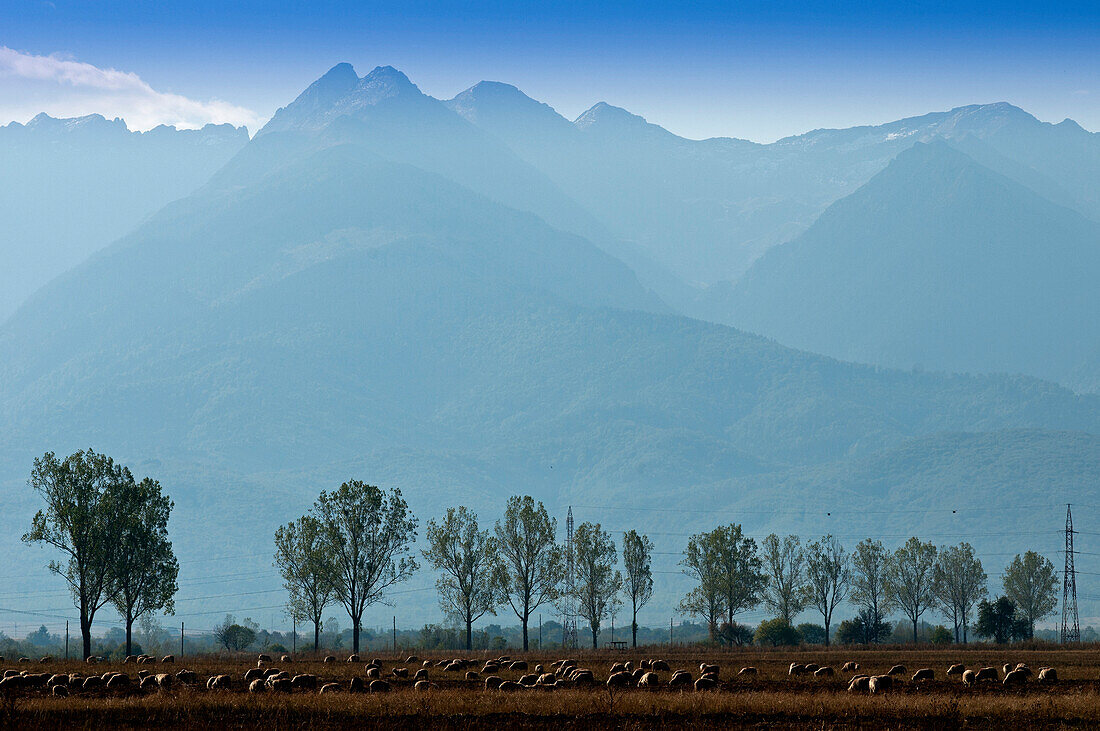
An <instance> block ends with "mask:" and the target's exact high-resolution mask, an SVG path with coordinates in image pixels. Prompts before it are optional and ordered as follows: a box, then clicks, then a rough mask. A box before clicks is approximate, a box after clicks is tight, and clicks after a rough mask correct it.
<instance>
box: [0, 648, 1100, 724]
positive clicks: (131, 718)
mask: <svg viewBox="0 0 1100 731" xmlns="http://www.w3.org/2000/svg"><path fill="white" fill-rule="evenodd" d="M496 655H497V653H455V654H449V655H443V654H437V653H433V654H429V655H421V656H420V658H419V661H417V662H407V661H406V656H405V655H401V657H400V658H395V657H394V656H392V655H390V656H380V657H379V658H378V659H379V660H380V661H381V669H380V675H381V677H382V678H385V679H387V680H388V681H389V683H390V685H391V689H390V691H389V692H385V693H369V692H351V691H349V686H350V684H351V682H352V678H355V677H358V678H361V679H364V680H367V682H368V683H369V680H368V679H367V678H366V672H367V665H366V662H361V663H356V664H349V663H347V662H344V661H343V660H344V658H342V657H341V658H340V662H337V663H335V664H325V663H323V662H321V661H320V659H319V658H297V659H296V661H295V662H292V663H282V662H279V661H278V658H276V661H275V662H273V663H271V664H270V665H269V667H273V668H278V669H280V670H286V671H288V672H289V673H291V674H292V675H297V674H300V673H308V674H313V675H316V676H317V677H318V680H319V685H320V684H323V683H339V685H340V688H339V690H337V691H335V692H326V693H320V692H318V691H317V690H304V689H294V690H292V691H291V692H272V691H268V692H265V693H262V694H253V693H250V692H249V690H248V684H247V683H246V682H245V680H244V674H245V672H246V671H247V670H249V669H250V668H253V667H255V666H256V664H257V663H256V656H255V655H251V656H248V657H241V658H234V659H229V658H224V659H217V658H177V659H176V661H175V663H174V664H171V665H165V664H159V663H158V664H155V665H152V664H149V665H140V666H135V665H133V664H119V663H114V664H107V663H101V664H98V665H95V666H89V665H86V664H83V663H78V662H67V663H66V662H60V661H54V662H51V663H49V664H47V665H42V664H40V663H38V662H32V663H17V662H11V659H10V658H9V659H8V660H7V661H5V662H4V663H2V664H0V669H2V670H16V671H20V672H23V671H26V672H27V673H46V672H48V673H51V674H53V673H57V674H61V673H78V674H81V675H85V676H87V675H91V674H93V673H95V674H102V673H105V672H108V671H116V672H124V673H127V674H128V675H129V676H130V677H131V678H136V677H137V670H139V669H142V670H149V671H151V672H154V673H164V672H171V673H175V672H178V671H179V670H181V669H187V670H191V671H194V672H195V673H196V675H197V681H196V682H194V683H181V682H178V681H174V682H173V683H172V686H171V688H170V689H166V690H165V689H152V690H150V689H146V690H141V689H139V688H137V687H136V685H131V687H129V688H127V689H124V690H117V689H116V690H106V689H95V690H82V689H81V690H73V691H72V692H71V693H70V695H69V696H68V697H53V696H52V695H51V694H50V692H49V691H48V690H47V689H45V688H19V689H15V690H7V689H2V690H0V728H19V729H33V728H65V729H92V728H105V727H113V728H148V727H157V728H166V727H173V728H182V727H199V726H201V727H205V728H241V729H251V728H270V729H298V728H302V729H305V728H387V729H392V728H397V729H401V728H409V729H413V728H416V729H419V728H429V727H430V728H456V729H476V728H490V727H501V726H506V727H510V728H513V729H518V728H532V727H549V726H554V727H558V728H647V729H648V728H664V727H686V728H712V727H722V728H729V727H760V728H899V729H910V728H954V727H961V726H966V727H973V728H990V727H1002V728H1004V727H1010V728H1060V727H1087V728H1096V727H1100V679H1098V678H1100V649H1097V648H1093V647H1087V648H1082V649H1076V650H1050V649H1020V648H989V647H981V648H967V649H942V650H928V649H924V650H912V649H910V650H906V649H903V648H894V649H891V648H883V649H876V650H873V651H870V650H849V649H838V650H829V651H812V650H801V651H800V650H788V651H783V650H776V651H760V650H742V651H717V650H708V649H705V648H697V649H696V648H676V649H673V650H668V649H667V648H650V649H648V650H645V651H637V652H625V653H613V652H607V651H599V652H591V651H588V652H585V651H578V652H575V653H571V654H570V655H569V657H572V658H574V659H576V660H577V662H578V664H579V665H580V666H581V667H585V668H590V669H591V670H592V671H593V672H594V674H595V676H596V677H595V684H594V685H591V686H587V687H565V686H563V685H559V686H557V687H533V688H524V689H522V690H516V691H513V692H505V691H501V690H486V689H485V684H484V676H485V674H484V673H481V672H480V671H481V668H482V666H483V664H484V662H485V661H486V660H487V659H490V658H491V657H495V656H496ZM451 657H465V658H469V659H470V660H473V661H475V664H474V665H473V666H472V667H471V669H472V670H475V671H478V675H479V677H478V678H476V679H472V678H471V679H466V677H465V672H466V671H465V670H463V671H461V672H455V671H450V672H448V671H445V670H444V669H443V667H442V666H438V665H435V663H436V662H438V661H440V660H442V659H444V658H451ZM511 657H512V658H513V659H522V660H525V661H526V662H527V663H528V665H529V668H531V669H532V670H533V669H534V667H535V665H536V664H538V663H541V664H543V665H545V666H547V667H546V668H545V669H546V670H547V671H549V670H550V667H549V664H550V663H551V662H553V661H554V660H557V659H561V658H564V657H565V655H563V654H561V652H560V651H544V652H541V653H528V654H526V655H522V654H512V655H511ZM646 658H660V659H664V660H666V661H667V662H668V664H669V666H670V667H671V669H672V670H676V669H678V668H684V669H687V670H689V671H690V672H691V673H692V676H693V677H698V675H699V665H700V663H702V662H707V663H713V664H718V665H720V667H721V670H720V675H719V685H718V688H717V689H715V690H710V691H696V690H693V689H692V688H691V687H690V686H688V687H687V688H683V689H680V688H670V687H669V686H668V680H669V677H670V673H668V672H663V671H662V672H658V675H659V677H660V681H661V684H660V686H659V687H656V688H652V689H649V688H645V689H643V688H636V687H631V688H621V689H615V690H614V691H609V689H608V688H607V686H606V685H605V681H606V679H607V677H608V674H609V670H610V668H611V665H612V664H613V663H616V662H625V661H627V660H630V661H631V662H632V663H633V664H634V666H635V667H637V665H638V663H639V662H640V661H641V660H642V659H646ZM370 659H371V658H370V657H367V656H364V657H363V660H364V661H368V660H370ZM425 660H427V661H429V663H431V666H430V667H428V668H427V673H428V678H429V680H430V682H431V683H432V684H433V687H431V688H429V689H427V690H416V689H415V688H414V687H413V682H414V681H413V679H412V675H413V673H414V672H415V671H416V670H417V669H418V668H419V667H420V666H421V664H422V663H423V661H425ZM848 661H855V662H858V663H859V664H860V670H859V671H858V672H856V673H853V672H841V671H840V668H841V666H842V665H843V664H844V663H845V662H848ZM791 662H798V663H803V664H804V663H815V664H818V665H827V666H830V667H832V668H834V669H835V670H836V671H837V673H836V675H835V676H833V677H820V678H815V677H807V676H802V677H790V676H789V675H788V667H789V665H790V663H791ZM1021 662H1022V663H1026V664H1027V665H1028V666H1029V667H1030V668H1032V669H1034V670H1037V669H1038V668H1039V667H1042V666H1051V667H1054V668H1056V669H1057V673H1058V680H1057V681H1056V682H1054V683H1050V684H1044V683H1040V682H1038V681H1037V679H1036V678H1035V677H1034V676H1032V677H1030V678H1028V680H1027V682H1026V683H1025V684H1024V685H1023V686H1020V687H1005V686H1004V685H1003V684H1002V682H1001V681H1000V679H998V681H997V682H995V683H980V684H978V685H976V686H974V687H966V686H964V685H963V683H962V681H961V680H959V679H958V678H957V677H950V678H949V677H948V676H947V675H946V674H945V671H946V670H947V667H948V666H949V665H950V664H952V663H963V664H965V665H966V667H968V668H980V667H985V666H994V667H997V668H998V669H1000V668H1001V666H1002V665H1003V664H1005V663H1012V664H1013V665H1015V664H1016V663H1021ZM895 664H902V665H905V666H906V673H905V675H904V676H902V677H901V681H900V682H898V683H897V684H896V685H895V686H894V687H893V688H892V689H891V690H889V691H888V692H886V693H884V694H876V695H870V694H868V693H866V692H856V693H849V692H847V686H848V680H849V678H850V677H851V676H852V675H857V674H863V673H869V674H882V673H886V672H887V671H888V670H889V669H890V668H891V666H893V665H895ZM745 666H753V667H755V668H757V675H755V676H751V677H750V676H740V677H739V676H738V675H737V672H738V670H739V669H740V668H742V667H745ZM397 667H405V668H408V669H409V676H410V677H408V678H396V677H394V676H393V673H392V670H393V669H394V668H397ZM926 667H927V668H932V669H933V670H934V672H935V678H934V679H933V680H929V681H919V682H914V681H913V680H911V677H912V675H913V673H914V672H915V671H916V670H918V669H920V668H926ZM217 674H228V675H230V676H231V678H232V680H231V685H230V687H229V688H228V689H224V690H208V689H207V687H206V681H207V679H208V678H209V677H210V676H212V675H217ZM493 674H495V675H498V676H499V677H501V678H503V679H505V680H518V679H519V678H520V677H521V676H522V675H524V674H525V673H524V671H521V670H510V669H507V668H505V669H503V670H501V671H499V672H495V673H493ZM998 676H999V678H1000V677H1001V673H1000V670H998ZM318 687H319V686H318Z"/></svg>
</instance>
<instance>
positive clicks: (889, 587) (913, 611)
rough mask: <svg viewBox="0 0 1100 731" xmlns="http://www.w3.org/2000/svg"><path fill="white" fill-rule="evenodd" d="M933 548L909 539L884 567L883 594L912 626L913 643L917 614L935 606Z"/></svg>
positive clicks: (915, 637) (934, 557)
mask: <svg viewBox="0 0 1100 731" xmlns="http://www.w3.org/2000/svg"><path fill="white" fill-rule="evenodd" d="M935 567H936V547H935V546H934V545H932V544H931V543H922V542H921V540H920V539H919V538H916V537H913V538H910V539H909V540H908V541H906V542H905V544H904V545H903V546H901V547H900V548H898V550H896V551H894V555H893V556H891V558H890V561H889V562H888V563H887V565H886V595H887V596H888V597H889V598H890V601H891V603H892V604H894V605H895V606H897V607H899V608H900V609H901V611H902V612H904V613H905V616H907V617H908V618H909V621H910V622H912V623H913V642H916V641H917V626H918V624H919V623H920V618H921V615H922V614H924V613H925V612H926V611H928V609H929V608H930V607H932V606H933V605H934V604H935V601H936V597H935V592H934V591H933V590H934V589H935V581H934V569H935Z"/></svg>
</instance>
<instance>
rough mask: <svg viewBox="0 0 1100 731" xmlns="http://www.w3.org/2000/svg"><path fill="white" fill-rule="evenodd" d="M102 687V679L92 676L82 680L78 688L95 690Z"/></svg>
mask: <svg viewBox="0 0 1100 731" xmlns="http://www.w3.org/2000/svg"><path fill="white" fill-rule="evenodd" d="M102 685H103V678H101V677H99V676H98V675H92V676H91V677H88V678H84V683H83V684H82V685H81V686H80V687H81V688H83V689H84V690H96V689H98V688H99V687H101V686H102Z"/></svg>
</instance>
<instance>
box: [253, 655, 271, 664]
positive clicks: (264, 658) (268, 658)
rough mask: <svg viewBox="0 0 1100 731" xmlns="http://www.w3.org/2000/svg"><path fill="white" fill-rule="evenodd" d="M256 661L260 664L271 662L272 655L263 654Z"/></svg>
mask: <svg viewBox="0 0 1100 731" xmlns="http://www.w3.org/2000/svg"><path fill="white" fill-rule="evenodd" d="M256 659H257V660H258V661H259V662H271V655H264V654H262V653H261V654H260V655H259V657H257V658H256Z"/></svg>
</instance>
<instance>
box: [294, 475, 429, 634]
mask: <svg viewBox="0 0 1100 731" xmlns="http://www.w3.org/2000/svg"><path fill="white" fill-rule="evenodd" d="M313 515H314V517H316V518H317V520H318V521H319V522H320V524H321V530H322V536H323V542H324V550H325V553H327V554H328V555H330V556H331V557H332V571H331V573H330V576H331V579H332V590H333V593H334V594H335V596H336V598H337V599H338V600H339V601H340V603H341V604H343V605H344V609H346V610H347V612H348V616H349V617H350V618H351V624H352V633H351V636H352V652H359V632H360V629H361V628H362V625H363V612H364V611H365V610H366V608H367V607H368V606H370V605H371V604H374V603H376V602H379V601H383V600H384V599H385V597H386V591H387V590H388V589H389V588H390V587H392V586H393V585H394V584H397V583H399V582H402V581H406V580H407V579H408V578H409V577H410V576H412V575H413V573H414V572H415V571H416V569H417V568H419V567H418V566H417V563H416V560H415V559H414V558H413V557H412V556H409V555H407V554H408V551H409V547H410V545H411V544H412V543H413V541H415V540H416V518H415V517H413V515H412V513H410V512H409V507H408V505H407V504H406V503H405V501H404V500H403V499H402V497H401V491H400V490H398V489H396V488H395V489H393V490H390V491H389V492H388V493H385V492H383V491H382V490H381V489H379V488H377V487H375V486H373V485H367V484H366V483H363V482H360V481H359V480H350V481H348V482H345V483H344V484H342V485H340V487H339V488H338V489H336V490H334V491H332V492H322V493H321V495H320V496H319V497H318V498H317V502H316V503H315V504H314V506H313Z"/></svg>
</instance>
